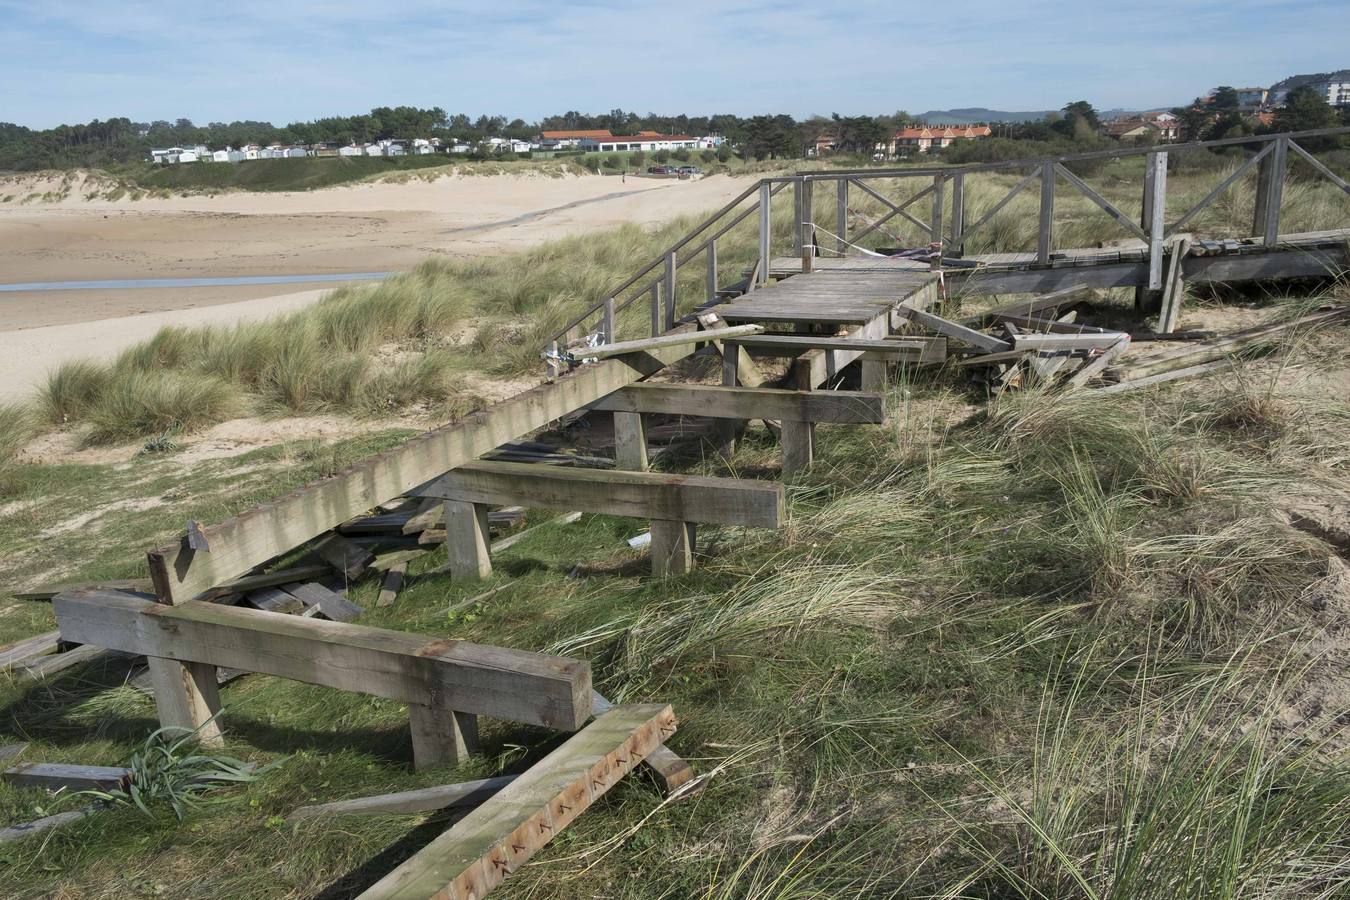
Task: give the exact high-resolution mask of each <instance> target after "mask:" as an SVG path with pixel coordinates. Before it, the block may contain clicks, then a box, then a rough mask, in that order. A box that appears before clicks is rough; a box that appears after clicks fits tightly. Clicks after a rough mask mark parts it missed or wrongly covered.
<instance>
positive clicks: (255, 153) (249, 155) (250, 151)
mask: <svg viewBox="0 0 1350 900" xmlns="http://www.w3.org/2000/svg"><path fill="white" fill-rule="evenodd" d="M239 149H240V150H242V151H243V153H244V159H261V157H260V156H259V154H260V153H262V148H261V147H259V146H258V145H257V144H245V145H244V146H243V147H241V148H239Z"/></svg>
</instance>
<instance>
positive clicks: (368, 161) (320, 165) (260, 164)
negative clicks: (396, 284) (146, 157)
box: [108, 155, 452, 193]
mask: <svg viewBox="0 0 1350 900" xmlns="http://www.w3.org/2000/svg"><path fill="white" fill-rule="evenodd" d="M451 162H452V160H449V159H447V158H446V157H445V156H444V155H441V156H435V155H432V156H398V157H392V158H385V157H379V156H337V157H305V158H303V159H253V160H248V161H246V162H239V163H185V164H181V165H173V166H157V165H154V164H152V163H129V164H127V165H122V166H114V167H110V168H109V169H108V174H109V175H110V176H112V177H113V178H116V179H118V180H120V181H122V182H124V183H126V184H127V185H129V186H130V187H132V188H136V189H140V190H144V191H156V190H159V191H170V192H173V193H180V192H182V191H192V192H194V193H197V192H203V191H238V190H243V191H308V190H314V189H316V188H325V187H333V186H334V185H339V184H347V183H350V182H353V181H364V180H368V179H371V178H378V177H379V176H382V175H399V174H402V173H410V172H417V171H419V170H422V169H429V168H433V167H442V166H446V165H449V164H450V163H451Z"/></svg>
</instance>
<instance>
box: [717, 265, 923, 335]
mask: <svg viewBox="0 0 1350 900" xmlns="http://www.w3.org/2000/svg"><path fill="white" fill-rule="evenodd" d="M800 265H801V262H800V260H799V261H798V267H799V268H800ZM935 277H936V276H934V275H932V274H931V273H929V272H928V270H927V269H926V268H925V269H921V270H917V271H916V270H908V269H901V270H899V271H891V270H877V269H872V270H869V271H860V272H847V271H838V272H811V273H809V274H805V275H802V274H798V275H794V276H793V277H791V278H787V279H784V280H782V281H778V282H775V283H773V284H768V285H765V286H763V287H760V288H756V289H755V290H754V291H752V292H750V293H749V294H744V295H742V296H740V297H738V298H736V299H735V300H733V301H732V302H730V303H728V304H726V305H725V306H723V307H721V309H720V312H721V316H722V318H723V319H725V320H726V321H728V322H819V323H827V322H828V323H836V324H841V325H864V324H866V323H868V322H870V321H872V320H873V319H875V318H876V317H877V316H878V315H880V314H881V313H882V312H884V311H885V310H886V309H889V308H890V307H892V306H895V305H896V304H898V303H901V302H903V301H904V300H906V299H908V298H909V297H911V296H913V295H914V294H915V293H917V292H918V291H920V290H922V289H923V288H925V287H926V286H927V285H928V284H930V283H931V282H932V281H933V280H934V278H935Z"/></svg>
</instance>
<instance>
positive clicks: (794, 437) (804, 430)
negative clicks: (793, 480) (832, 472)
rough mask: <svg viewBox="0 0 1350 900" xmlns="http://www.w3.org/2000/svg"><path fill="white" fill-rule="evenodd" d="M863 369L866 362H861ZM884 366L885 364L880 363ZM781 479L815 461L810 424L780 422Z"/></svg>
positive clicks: (809, 466)
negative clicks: (781, 448) (781, 445)
mask: <svg viewBox="0 0 1350 900" xmlns="http://www.w3.org/2000/svg"><path fill="white" fill-rule="evenodd" d="M863 365H864V367H865V366H866V365H867V360H866V359H864V360H863ZM882 365H883V366H884V365H885V363H882ZM780 440H781V441H782V444H783V477H784V478H787V477H790V476H793V475H797V474H799V473H801V472H805V471H806V470H807V469H809V468H811V463H812V462H813V461H814V459H815V440H816V426H815V424H814V423H812V422H802V421H800V420H796V419H784V420H783V422H782V436H781V438H780Z"/></svg>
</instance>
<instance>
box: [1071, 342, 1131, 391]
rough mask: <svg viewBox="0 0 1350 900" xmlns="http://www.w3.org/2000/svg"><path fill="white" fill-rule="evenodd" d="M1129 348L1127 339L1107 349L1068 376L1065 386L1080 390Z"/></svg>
mask: <svg viewBox="0 0 1350 900" xmlns="http://www.w3.org/2000/svg"><path fill="white" fill-rule="evenodd" d="M1129 346H1130V341H1129V339H1128V338H1127V339H1125V340H1121V341H1118V342H1116V343H1115V344H1112V345H1111V346H1110V347H1107V348H1106V349H1105V350H1103V351H1102V352H1101V354H1100V355H1098V356H1097V357H1096V358H1095V359H1091V360H1089V361H1087V362H1086V363H1084V364H1083V365H1082V366H1081V367H1079V369H1078V371H1077V372H1074V373H1073V374H1072V375H1071V376H1069V378H1068V380H1066V381H1065V385H1066V386H1067V387H1069V388H1080V387H1082V386H1083V385H1085V384H1087V383H1088V382H1089V381H1091V380H1092V379H1093V378H1095V377H1097V376H1098V375H1100V374H1101V373H1102V372H1104V371H1106V367H1107V366H1109V365H1111V363H1113V362H1115V360H1116V357H1118V356H1120V354H1122V353H1124V352H1125V351H1126V350H1127V349H1129Z"/></svg>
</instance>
